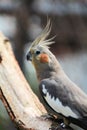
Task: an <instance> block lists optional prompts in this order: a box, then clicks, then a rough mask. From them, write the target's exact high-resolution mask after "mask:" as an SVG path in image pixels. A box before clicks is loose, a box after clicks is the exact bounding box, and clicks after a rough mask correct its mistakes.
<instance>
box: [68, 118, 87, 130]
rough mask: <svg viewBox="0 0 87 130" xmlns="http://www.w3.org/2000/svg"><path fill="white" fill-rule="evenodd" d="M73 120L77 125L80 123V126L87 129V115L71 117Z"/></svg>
mask: <svg viewBox="0 0 87 130" xmlns="http://www.w3.org/2000/svg"><path fill="white" fill-rule="evenodd" d="M70 120H71V122H72V123H73V124H75V125H78V126H79V127H81V128H83V129H84V130H87V117H86V118H83V119H78V120H77V119H74V118H72V119H70Z"/></svg>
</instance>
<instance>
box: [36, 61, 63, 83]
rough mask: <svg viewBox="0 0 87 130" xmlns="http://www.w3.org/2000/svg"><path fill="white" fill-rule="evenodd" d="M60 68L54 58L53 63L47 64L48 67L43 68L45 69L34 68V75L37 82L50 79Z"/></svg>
mask: <svg viewBox="0 0 87 130" xmlns="http://www.w3.org/2000/svg"><path fill="white" fill-rule="evenodd" d="M60 68H61V66H60V64H59V62H58V61H57V59H56V58H54V60H53V62H51V63H50V64H49V66H47V67H45V68H40V67H39V68H38V67H37V68H36V74H37V78H38V79H39V81H41V80H43V79H46V78H50V77H52V76H53V75H57V74H58V73H59V71H60V70H61V69H60Z"/></svg>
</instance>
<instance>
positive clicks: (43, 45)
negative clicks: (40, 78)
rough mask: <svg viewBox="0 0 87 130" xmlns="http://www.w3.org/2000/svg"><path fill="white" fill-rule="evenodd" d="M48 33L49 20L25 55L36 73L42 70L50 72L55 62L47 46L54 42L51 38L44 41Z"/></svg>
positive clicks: (49, 27)
mask: <svg viewBox="0 0 87 130" xmlns="http://www.w3.org/2000/svg"><path fill="white" fill-rule="evenodd" d="M50 31H51V23H50V20H49V21H48V23H47V25H46V27H45V29H44V30H43V31H42V33H41V35H40V36H38V37H37V38H36V39H35V41H34V42H33V43H32V44H31V46H30V48H29V51H28V53H27V60H30V61H31V62H32V63H33V65H34V67H35V69H36V71H38V73H39V72H42V70H43V71H46V70H51V69H52V67H53V66H54V65H53V64H54V63H55V60H56V58H55V56H54V55H53V54H52V53H51V51H50V50H49V45H51V44H52V43H54V41H52V40H53V38H51V39H48V40H46V38H47V37H48V35H49V33H50Z"/></svg>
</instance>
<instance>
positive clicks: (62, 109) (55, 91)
mask: <svg viewBox="0 0 87 130" xmlns="http://www.w3.org/2000/svg"><path fill="white" fill-rule="evenodd" d="M39 88H40V92H41V95H42V97H43V98H44V100H45V101H46V102H47V104H48V105H49V106H50V107H51V108H52V109H53V110H54V111H55V112H56V113H60V114H62V115H64V116H65V117H73V118H76V119H77V118H80V117H82V114H83V113H85V114H86V116H87V107H86V108H85V107H84V106H81V104H79V103H78V101H77V100H75V97H74V95H73V94H74V93H72V92H71V91H69V90H68V89H66V86H64V84H62V82H61V81H59V82H56V81H55V80H54V79H44V80H42V81H41V83H40V85H39ZM82 111H83V112H82Z"/></svg>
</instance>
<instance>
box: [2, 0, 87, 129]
mask: <svg viewBox="0 0 87 130" xmlns="http://www.w3.org/2000/svg"><path fill="white" fill-rule="evenodd" d="M47 17H48V18H50V19H51V22H52V31H51V34H50V36H49V37H50V38H51V37H52V36H54V35H56V37H55V39H54V40H55V44H53V45H52V46H51V51H52V52H53V53H54V54H55V55H56V57H57V58H58V61H59V62H60V64H61V65H62V67H63V69H64V71H65V72H66V73H67V75H68V76H69V77H70V79H71V80H72V81H74V82H75V83H76V84H77V85H78V86H80V87H81V88H82V89H83V90H84V91H85V92H86V93H87V88H86V87H87V0H0V31H1V32H3V33H4V35H5V36H7V37H8V38H9V39H10V41H11V44H12V48H13V51H14V54H15V57H16V59H17V61H18V63H19V65H20V67H21V69H22V71H23V73H24V75H25V77H26V78H27V80H28V81H29V83H30V85H31V87H32V89H33V91H34V92H35V93H36V94H37V86H38V82H37V79H36V76H35V70H34V68H33V67H32V64H31V63H29V62H27V61H26V58H25V55H26V53H27V51H28V47H29V46H30V44H31V43H32V41H33V40H34V39H35V38H36V37H37V36H38V35H39V34H40V33H41V31H42V30H43V28H44V27H45V25H46V23H47ZM6 129H9V130H16V128H15V127H14V125H13V124H12V122H11V120H10V118H9V116H8V114H7V112H6V110H5V108H4V107H3V104H2V103H1V102H0V130H6ZM77 129H78V128H75V130H77ZM79 130H80V129H79Z"/></svg>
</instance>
